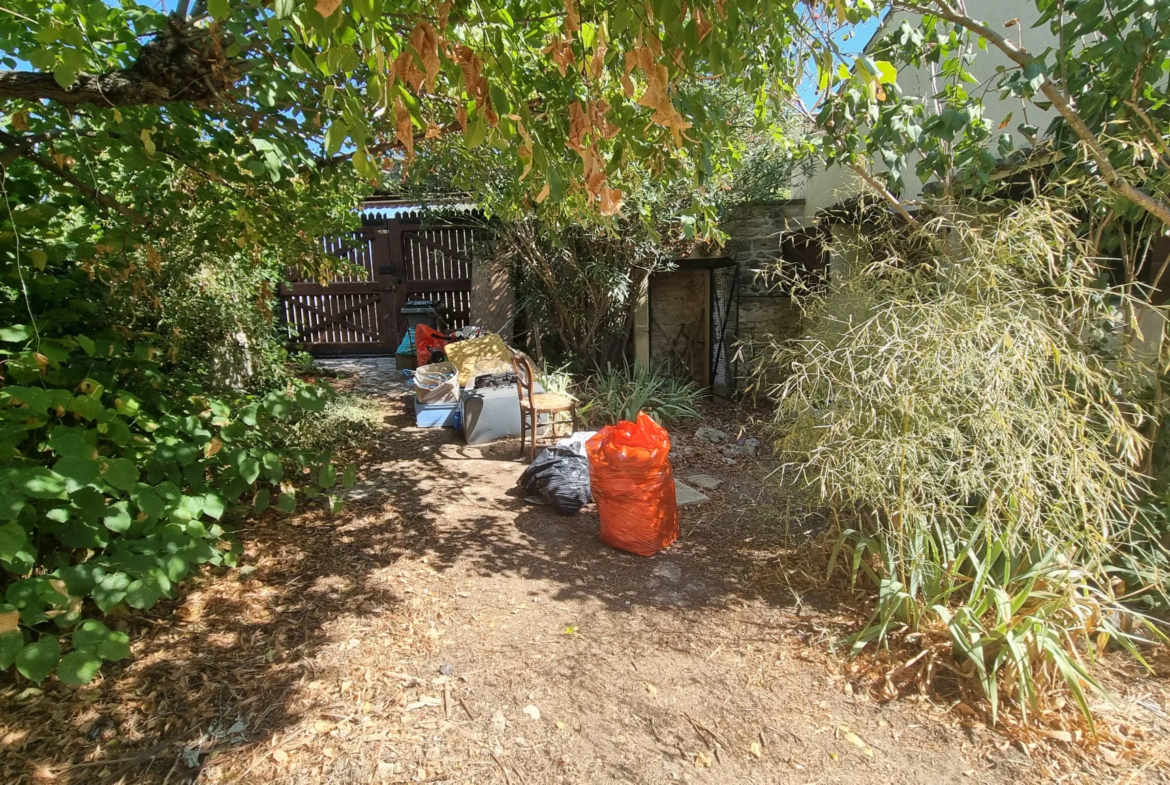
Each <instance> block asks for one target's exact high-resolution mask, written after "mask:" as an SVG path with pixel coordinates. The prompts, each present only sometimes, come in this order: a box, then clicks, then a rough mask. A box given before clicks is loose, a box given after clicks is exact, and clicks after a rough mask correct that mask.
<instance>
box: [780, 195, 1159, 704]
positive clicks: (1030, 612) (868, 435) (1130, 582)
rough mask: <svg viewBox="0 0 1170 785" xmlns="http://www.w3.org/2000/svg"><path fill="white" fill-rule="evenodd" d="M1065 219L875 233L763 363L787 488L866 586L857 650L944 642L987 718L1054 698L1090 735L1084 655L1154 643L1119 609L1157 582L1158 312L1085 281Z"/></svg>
mask: <svg viewBox="0 0 1170 785" xmlns="http://www.w3.org/2000/svg"><path fill="white" fill-rule="evenodd" d="M1077 226H1078V224H1077V220H1076V219H1075V218H1074V217H1073V216H1071V215H1069V214H1068V213H1066V212H1064V211H1062V210H1061V209H1060V208H1059V207H1058V206H1053V205H1052V204H1049V203H1046V202H1043V201H1038V202H1035V203H1032V204H1029V205H1027V206H1015V207H1012V208H1010V209H1005V210H999V211H990V210H988V209H987V208H984V209H983V211H982V212H981V213H978V214H973V215H969V216H962V215H961V214H960V211H958V210H956V211H954V212H953V213H952V215H951V217H949V218H947V219H938V220H936V221H934V222H933V223H932V224H931V225H930V226H929V229H928V231H927V232H925V233H913V232H911V231H910V230H908V229H906V228H898V227H896V226H893V225H889V224H882V223H880V222H879V223H877V224H874V223H870V224H868V225H866V226H865V227H863V228H862V230H860V231H857V232H855V233H854V234H853V239H852V241H847V242H843V243H842V244H841V245H840V247H838V248H837V249H836V251H837V254H838V257H839V258H844V259H848V260H850V261H849V262H848V263H847V264H842V265H840V267H843V268H844V269H838V270H837V271H835V274H834V275H833V276H832V280H831V282H830V284H829V286H828V287H827V288H825V289H824V290H822V291H818V292H813V293H810V294H809V295H808V296H807V297H806V298H805V299H804V300H803V302H802V306H803V308H804V312H805V316H806V319H807V325H808V331H807V333H806V334H805V335H804V336H803V337H801V338H799V339H794V340H791V341H787V342H784V343H780V344H777V345H775V346H774V347H773V350H772V352H771V354H770V356H769V357H768V358H767V361H766V363H765V364H764V366H762V367H761V368H760V371H761V372H766V371H768V370H769V369H770V370H772V371H776V370H779V371H780V372H781V375H782V377H783V379H784V381H782V382H781V383H779V384H777V385H776V386H774V387H773V389H772V395H773V396H774V398H775V400H776V401H778V404H777V409H776V415H775V426H776V429H777V449H778V452H779V454H780V455H781V456H782V457H783V459H784V460H785V464H786V468H787V469H788V470H789V474H790V475H791V474H792V473H795V474H796V476H798V477H799V478H800V479H801V480H802V482H803V485H804V487H805V488H807V489H809V490H811V491H812V492H813V493H814V494H815V495H816V496H817V497H819V499H820V501H821V502H822V503H824V504H826V505H827V506H829V507H830V508H832V511H833V513H834V518H835V519H836V520H838V521H840V522H841V525H840V527H839V528H838V529H837V531H836V533H835V536H836V543H835V547H834V549H833V557H832V560H831V566H830V572H832V571H834V570H837V569H843V570H844V571H845V572H846V573H848V575H849V577H850V580H851V581H852V583H853V585H854V586H864V587H865V588H866V589H869V590H875V591H876V594H877V598H876V599H877V602H876V609H875V611H874V613H873V616H872V618H871V619H870V621H869V622H868V624H867V625H866V626H865V628H864V629H863V630H862V631H861V632H860V633H858V634H857V635H856V636H855V637H854V639H853V641H852V642H853V646H854V649H855V650H859V649H861V648H864V647H865V646H867V645H871V644H879V645H882V644H885V643H888V641H889V640H890V638H891V636H893V635H894V634H895V633H897V632H915V633H919V635H920V636H922V637H921V638H920V640H929V639H930V635H929V633H931V632H934V633H937V636H936V639H941V640H944V641H945V640H947V639H948V638H949V647H950V648H951V649H952V650H953V652H954V653H955V654H956V655H958V657H959V660H960V661H961V662H962V663H963V664H961V665H958V666H954V665H951V666H950V667H952V668H954V669H956V670H958V671H959V672H960V673H961V674H965V675H968V676H971V677H974V678H977V679H978V681H979V683H980V684H981V685H982V688H983V690H984V692H985V693H986V696H987V698H988V700H989V701H990V708H991V713H992V717H993V720H994V718H995V717H996V715H997V712H998V710H999V708H1000V707H1001V705H1002V703H1003V702H1004V700H1005V699H1006V700H1008V701H1010V702H1011V704H1012V705H1013V706H1015V707H1018V709H1019V710H1020V711H1021V712H1022V713H1024V714H1026V713H1027V712H1028V711H1029V710H1035V709H1037V708H1039V707H1040V706H1041V704H1042V702H1043V701H1044V700H1045V698H1046V697H1047V696H1049V695H1051V694H1053V692H1052V690H1050V689H1047V688H1049V687H1052V686H1056V685H1061V684H1062V685H1064V686H1065V687H1066V688H1067V689H1068V691H1069V692H1071V694H1072V696H1073V697H1074V698H1075V700H1076V702H1077V703H1078V704H1079V705H1080V707H1081V709H1082V711H1083V712H1084V714H1085V716H1086V717H1087V718H1089V720H1090V722H1091V716H1090V713H1089V702H1088V698H1087V696H1086V691H1087V690H1089V691H1091V690H1093V689H1095V688H1097V682H1096V681H1095V680H1094V679H1093V677H1092V674H1091V672H1090V665H1091V662H1092V660H1093V658H1094V657H1095V656H1096V654H1097V653H1098V652H1099V651H1101V650H1103V649H1104V647H1105V646H1106V645H1107V644H1108V643H1109V642H1110V641H1115V642H1117V643H1119V644H1120V645H1121V646H1123V647H1125V648H1126V649H1128V650H1129V651H1130V652H1131V653H1132V654H1133V655H1134V656H1136V657H1137V658H1138V659H1139V660H1141V661H1142V662H1145V660H1144V659H1143V646H1145V645H1146V644H1147V643H1149V642H1151V641H1154V640H1157V639H1163V636H1162V634H1161V633H1160V632H1159V630H1158V629H1157V627H1156V626H1155V624H1154V622H1153V621H1152V620H1151V619H1150V618H1148V617H1147V616H1144V615H1142V613H1140V612H1138V610H1136V609H1135V607H1134V605H1132V604H1131V603H1129V602H1128V601H1129V600H1132V599H1133V598H1134V597H1135V595H1141V594H1149V593H1152V592H1159V591H1161V589H1162V585H1161V584H1162V580H1163V579H1162V578H1161V576H1160V575H1158V574H1156V573H1155V572H1153V571H1150V570H1144V569H1142V567H1141V565H1142V564H1144V563H1149V562H1147V561H1146V560H1144V559H1143V558H1141V556H1140V551H1141V549H1142V548H1145V547H1147V544H1148V542H1149V538H1148V537H1147V536H1146V535H1147V534H1148V520H1146V519H1143V518H1142V517H1141V511H1140V504H1139V502H1140V501H1141V500H1142V497H1143V495H1144V493H1145V489H1144V478H1143V477H1142V475H1141V474H1140V471H1139V468H1140V466H1141V461H1142V457H1143V455H1144V453H1145V451H1146V450H1147V449H1148V445H1147V443H1146V440H1145V439H1144V438H1143V435H1142V430H1141V429H1142V427H1143V425H1144V424H1145V423H1146V420H1147V418H1148V416H1149V413H1148V412H1147V410H1146V408H1145V407H1144V406H1143V405H1142V403H1141V402H1142V401H1143V400H1144V398H1145V396H1146V395H1147V392H1148V388H1149V383H1150V382H1152V380H1153V373H1154V369H1153V368H1152V367H1151V366H1150V365H1149V364H1148V362H1147V361H1149V360H1154V359H1156V357H1157V350H1156V347H1155V348H1154V349H1153V350H1149V349H1148V348H1147V347H1148V346H1149V345H1150V344H1152V343H1154V342H1155V341H1156V339H1157V338H1159V337H1160V334H1161V329H1162V317H1161V313H1160V312H1157V311H1156V310H1155V309H1151V308H1150V307H1149V306H1147V305H1145V304H1143V303H1141V302H1138V301H1137V300H1136V299H1135V297H1136V294H1137V293H1135V292H1133V291H1129V290H1126V289H1124V288H1116V287H1109V286H1103V285H1101V284H1100V281H1101V280H1102V272H1103V271H1102V266H1101V263H1100V262H1099V260H1097V259H1095V258H1094V256H1093V254H1092V253H1091V252H1090V249H1089V248H1088V247H1087V246H1086V245H1085V243H1084V242H1083V241H1082V239H1081V238H1080V236H1079V235H1078V232H1077ZM1134 313H1138V314H1141V313H1145V314H1147V315H1152V316H1153V318H1149V317H1147V319H1146V322H1147V323H1148V324H1152V325H1154V330H1153V331H1147V332H1153V333H1154V334H1147V335H1141V334H1139V333H1138V332H1137V331H1136V324H1135V323H1133V322H1132V321H1131V322H1127V321H1126V320H1125V319H1123V318H1122V317H1123V315H1124V314H1134ZM1135 553H1138V557H1137V558H1133V557H1134V554H1135ZM1123 562H1124V567H1125V570H1126V573H1125V574H1126V577H1125V578H1122V577H1119V571H1118V565H1120V564H1122V563H1123ZM1135 565H1136V566H1135ZM938 636H941V638H939V637H938ZM939 664H945V663H944V662H941V661H940V663H939ZM922 665H923V667H924V668H926V669H928V666H927V660H926V659H923V660H922ZM929 667H934V664H933V663H931V665H930V666H929ZM924 672H925V671H924Z"/></svg>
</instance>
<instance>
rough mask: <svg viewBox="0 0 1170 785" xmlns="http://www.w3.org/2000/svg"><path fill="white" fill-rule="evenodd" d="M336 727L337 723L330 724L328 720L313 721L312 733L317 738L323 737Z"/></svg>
mask: <svg viewBox="0 0 1170 785" xmlns="http://www.w3.org/2000/svg"><path fill="white" fill-rule="evenodd" d="M336 727H337V723H335V722H330V721H329V720H314V721H313V732H314V733H316V734H317V735H318V736H324V735H325V734H326V733H331V732H332V731H333V729H334V728H336Z"/></svg>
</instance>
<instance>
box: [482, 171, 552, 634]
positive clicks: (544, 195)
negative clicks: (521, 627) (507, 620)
mask: <svg viewBox="0 0 1170 785" xmlns="http://www.w3.org/2000/svg"><path fill="white" fill-rule="evenodd" d="M548 192H549V187H548V180H545V181H544V188H541V189H540V193H538V194H537V195H536V203H537V204H540V203H541V202H543V201H544V200H545V199H547V198H548ZM488 626H489V627H493V626H495V622H492V623H491V624H489V625H488Z"/></svg>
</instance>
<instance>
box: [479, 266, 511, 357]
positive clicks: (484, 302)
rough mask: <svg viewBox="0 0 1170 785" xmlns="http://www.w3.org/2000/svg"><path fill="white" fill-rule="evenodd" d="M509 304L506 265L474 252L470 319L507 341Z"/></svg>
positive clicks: (509, 326)
mask: <svg viewBox="0 0 1170 785" xmlns="http://www.w3.org/2000/svg"><path fill="white" fill-rule="evenodd" d="M512 305H513V295H512V286H511V283H510V282H509V280H508V271H507V269H505V268H504V267H503V266H502V265H498V264H493V263H492V262H491V261H489V260H484V259H480V258H479V257H478V256H476V257H475V258H474V260H473V261H472V265H471V323H472V324H478V325H482V326H484V327H486V328H487V329H488V330H490V331H492V332H498V333H499V334H500V337H502V338H503V339H504V341H505V342H511V341H512V338H513V326H514V324H513V322H514V320H513V312H512Z"/></svg>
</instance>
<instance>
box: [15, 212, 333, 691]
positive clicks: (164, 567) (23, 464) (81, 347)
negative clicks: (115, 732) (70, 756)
mask: <svg viewBox="0 0 1170 785" xmlns="http://www.w3.org/2000/svg"><path fill="white" fill-rule="evenodd" d="M30 211H32V212H43V211H42V210H41V208H39V207H32V208H27V209H20V208H17V209H16V210H14V217H16V218H17V220H18V221H19V220H20V218H22V217H26V216H27V214H28V213H29V212H30ZM13 229H14V227H13V224H12V222H11V221H6V222H3V223H2V224H0V231H4V232H7V233H8V234H9V235H11V234H12V233H13ZM22 279H23V280H22ZM3 283H5V284H9V285H11V284H15V285H17V286H20V287H22V288H23V289H24V291H23V292H22V293H21V294H22V296H20V297H17V298H12V299H10V300H9V301H8V302H7V303H3V304H0V323H3V324H4V325H6V326H4V327H3V328H0V360H2V361H3V363H4V365H3V367H4V373H5V384H4V385H3V386H2V387H0V566H2V567H3V571H4V572H3V575H4V576H5V577H0V586H2V587H3V600H2V601H0V668H8V667H10V666H12V665H13V664H14V663H15V665H16V667H17V670H18V671H19V672H20V673H21V674H23V675H24V676H26V677H27V678H29V679H32V680H34V681H41V680H42V679H44V678H45V677H46V676H47V675H48V674H49V673H50V672H52V671H53V669H54V668H56V672H57V676H58V678H59V679H60V680H62V681H66V682H71V683H84V682H86V681H88V680H89V679H91V678H92V677H93V676H94V675H95V674H96V673H97V672H98V669H99V668H100V666H101V663H102V661H103V660H118V659H121V658H123V657H125V656H127V655H128V653H129V645H128V639H127V636H126V635H125V634H124V633H122V632H115V631H111V630H110V629H108V628H107V627H106V626H105V625H104V624H103V623H102V622H100V621H98V620H95V619H93V618H87V617H88V616H91V615H92V614H93V612H94V611H98V612H102V613H106V612H109V611H111V610H113V609H115V608H117V607H119V606H124V607H129V608H132V609H137V610H145V609H148V608H150V607H152V606H153V605H154V604H155V603H156V602H157V601H158V600H159V599H161V598H163V597H169V596H174V592H175V588H176V586H177V585H178V583H179V582H180V581H182V580H183V579H184V578H185V577H186V576H188V575H189V574H190V573H191V571H192V570H193V569H194V568H196V567H197V566H198V565H201V564H211V565H232V564H234V563H235V559H236V555H237V550H236V548H235V546H234V545H232V544H230V543H229V542H228V541H227V539H226V534H227V532H226V528H225V527H226V525H227V522H228V520H229V519H231V518H233V517H238V516H239V515H240V514H241V513H243V512H245V511H247V510H254V511H256V512H262V511H263V510H264V509H265V508H267V507H268V506H270V505H275V506H277V507H279V508H280V509H281V510H282V511H284V512H286V513H289V512H292V511H294V510H295V509H296V507H297V505H298V502H299V501H301V500H304V499H307V498H314V497H316V496H317V495H319V494H320V493H321V492H323V491H324V492H326V493H328V492H330V489H333V488H335V487H336V486H337V485H339V484H345V483H350V484H352V482H353V480H354V468H353V467H352V466H351V467H348V468H345V469H344V470H339V468H338V467H337V466H335V465H334V464H333V463H331V462H330V460H329V456H328V455H327V454H325V453H321V452H305V451H298V450H288V449H286V447H285V444H286V443H287V442H288V433H289V431H290V429H291V428H292V427H293V425H294V424H295V423H296V421H297V420H298V419H299V418H300V417H302V416H303V415H304V413H306V412H316V411H320V410H322V409H323V408H324V407H325V405H326V403H327V401H328V400H329V399H330V397H331V393H330V392H329V390H328V389H327V388H322V387H315V386H309V385H304V384H296V385H290V386H289V387H288V388H287V389H278V390H274V391H270V392H268V393H266V394H263V395H241V396H238V397H235V398H231V399H228V398H217V397H213V396H210V395H208V394H207V393H206V392H205V391H204V390H203V388H202V387H201V386H200V385H198V384H196V383H194V382H192V381H189V380H184V379H182V378H178V377H175V376H172V375H170V374H169V373H168V365H169V361H168V359H167V355H166V353H165V352H164V351H162V347H161V344H162V342H161V341H158V340H157V338H158V336H152V335H150V334H145V333H139V334H134V333H129V334H128V332H129V331H125V330H119V329H117V327H116V326H115V325H114V324H113V323H112V322H111V316H112V314H110V313H109V312H108V311H107V309H106V308H105V305H104V303H103V300H102V298H101V290H102V287H101V286H100V285H99V284H95V283H94V282H93V281H91V280H90V279H89V277H88V276H87V275H86V274H85V273H84V272H83V271H81V270H80V269H78V268H76V267H75V266H70V265H51V264H46V265H44V266H43V269H39V270H38V269H36V268H35V267H34V268H30V269H25V268H24V267H23V266H17V265H10V266H8V267H7V268H6V270H5V275H4V281H3ZM22 316H23V317H25V319H24V320H23V321H17V320H18V319H20V318H21V317H22ZM30 317H31V318H30ZM330 501H331V504H332V505H333V506H335V507H336V506H337V504H338V501H337V499H336V497H331V499H330ZM67 637H68V640H69V643H64V641H65V640H66V638H67ZM62 652H64V655H62Z"/></svg>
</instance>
